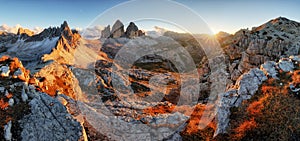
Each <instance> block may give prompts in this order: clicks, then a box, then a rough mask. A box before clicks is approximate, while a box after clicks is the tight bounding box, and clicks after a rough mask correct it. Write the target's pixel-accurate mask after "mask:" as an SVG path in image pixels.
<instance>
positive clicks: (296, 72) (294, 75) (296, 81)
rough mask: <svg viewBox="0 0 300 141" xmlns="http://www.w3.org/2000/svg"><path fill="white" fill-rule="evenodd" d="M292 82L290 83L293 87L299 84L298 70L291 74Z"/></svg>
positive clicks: (299, 75)
mask: <svg viewBox="0 0 300 141" xmlns="http://www.w3.org/2000/svg"><path fill="white" fill-rule="evenodd" d="M292 80H293V81H292V83H294V84H295V85H297V84H300V70H297V71H294V72H293V75H292Z"/></svg>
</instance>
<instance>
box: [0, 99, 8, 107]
mask: <svg viewBox="0 0 300 141" xmlns="http://www.w3.org/2000/svg"><path fill="white" fill-rule="evenodd" d="M7 107H8V102H5V101H4V99H2V98H1V99H0V108H1V109H2V110H4V109H5V108H7Z"/></svg>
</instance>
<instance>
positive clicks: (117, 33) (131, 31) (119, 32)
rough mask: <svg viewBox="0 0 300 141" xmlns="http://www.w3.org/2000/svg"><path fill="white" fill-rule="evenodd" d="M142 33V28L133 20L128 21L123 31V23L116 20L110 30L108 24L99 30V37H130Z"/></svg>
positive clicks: (142, 34)
mask: <svg viewBox="0 0 300 141" xmlns="http://www.w3.org/2000/svg"><path fill="white" fill-rule="evenodd" d="M144 35H145V33H144V32H143V31H142V30H139V28H138V27H137V26H136V25H135V23H133V22H130V23H129V25H128V26H127V28H126V31H124V24H123V23H122V22H121V21H120V20H117V21H116V22H115V23H114V25H113V26H112V29H111V30H110V26H109V25H108V26H107V27H105V28H104V29H103V30H102V31H101V38H121V37H126V38H130V39H132V38H135V37H140V36H144Z"/></svg>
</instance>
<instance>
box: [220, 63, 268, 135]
mask: <svg viewBox="0 0 300 141" xmlns="http://www.w3.org/2000/svg"><path fill="white" fill-rule="evenodd" d="M265 80H267V77H266V76H265V75H264V73H263V71H262V70H259V69H257V68H255V69H251V70H250V71H249V72H248V73H245V74H243V75H242V76H241V77H240V78H239V79H238V80H237V82H236V84H235V86H234V87H235V88H237V89H231V90H228V91H227V92H225V93H223V94H221V95H220V101H219V104H218V107H217V129H216V132H215V134H214V136H216V135H218V134H220V133H226V132H227V127H228V124H229V120H230V119H229V116H230V114H231V113H230V108H231V107H238V106H240V105H241V103H242V101H243V100H247V99H250V98H251V97H252V96H253V95H254V94H255V92H256V91H257V90H258V88H259V86H260V85H261V84H262V82H263V81H265Z"/></svg>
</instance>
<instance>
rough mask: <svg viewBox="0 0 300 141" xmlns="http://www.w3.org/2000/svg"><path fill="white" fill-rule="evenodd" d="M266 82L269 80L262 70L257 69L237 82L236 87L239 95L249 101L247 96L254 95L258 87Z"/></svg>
mask: <svg viewBox="0 0 300 141" xmlns="http://www.w3.org/2000/svg"><path fill="white" fill-rule="evenodd" d="M265 80H267V77H266V76H265V74H264V72H263V71H262V70H259V69H257V68H255V69H251V70H250V71H249V72H248V73H246V74H243V75H242V76H241V77H240V78H239V79H238V80H237V82H236V86H238V94H239V95H240V96H241V97H243V98H244V97H245V98H246V99H247V95H251V96H252V95H254V93H255V92H256V91H257V90H258V87H259V86H260V85H261V83H262V82H263V81H265Z"/></svg>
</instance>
